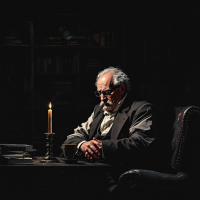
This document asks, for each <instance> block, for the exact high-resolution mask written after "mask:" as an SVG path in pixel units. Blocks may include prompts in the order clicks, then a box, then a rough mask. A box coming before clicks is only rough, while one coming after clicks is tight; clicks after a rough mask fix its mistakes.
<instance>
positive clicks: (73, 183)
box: [0, 157, 111, 200]
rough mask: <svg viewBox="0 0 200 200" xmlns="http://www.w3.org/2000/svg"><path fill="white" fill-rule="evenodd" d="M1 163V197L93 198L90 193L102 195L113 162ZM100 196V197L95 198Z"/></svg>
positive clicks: (35, 161)
mask: <svg viewBox="0 0 200 200" xmlns="http://www.w3.org/2000/svg"><path fill="white" fill-rule="evenodd" d="M41 158H42V157H38V158H37V159H34V160H33V164H32V165H0V181H1V187H0V199H1V200H3V199H9V200H10V199H13V200H14V199H27V200H29V199H36V200H38V199H43V200H44V199H55V200H60V199H69V200H74V199H89V198H88V196H87V195H86V193H88V194H90V196H93V198H91V199H102V198H100V197H101V196H102V195H103V193H101V192H100V193H99V195H96V194H95V193H96V191H97V190H98V191H101V188H102V186H103V182H104V175H105V172H106V170H108V169H111V165H108V164H104V163H90V162H86V161H78V162H77V163H76V164H65V162H64V161H63V160H62V159H59V158H58V159H59V160H60V163H51V164H44V163H39V160H40V159H41ZM95 196H96V198H95Z"/></svg>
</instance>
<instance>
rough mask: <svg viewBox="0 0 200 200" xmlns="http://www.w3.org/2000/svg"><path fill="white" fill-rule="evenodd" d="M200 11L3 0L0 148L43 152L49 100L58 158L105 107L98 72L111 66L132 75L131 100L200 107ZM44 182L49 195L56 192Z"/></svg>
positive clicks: (164, 5)
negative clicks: (9, 146)
mask: <svg viewBox="0 0 200 200" xmlns="http://www.w3.org/2000/svg"><path fill="white" fill-rule="evenodd" d="M199 12H200V4H199V1H151V0H150V1H130V0H123V1H122V0H121V1H114V0H113V1H112V0H110V1H104V0H96V1H90V0H82V1H80V0H73V1H72V0H66V1H64V0H50V1H47V0H41V1H36V0H35V1H34V0H30V1H22V0H21V1H19V0H13V1H11V0H7V1H4V0H1V1H0V16H1V17H0V24H1V29H0V45H1V46H0V49H1V51H0V52H1V57H0V63H1V67H0V76H1V78H0V89H1V98H0V105H1V112H0V118H1V126H0V127H1V129H0V141H1V142H0V143H1V144H28V145H33V149H36V150H37V151H36V152H35V155H36V156H45V153H46V151H47V147H46V142H47V141H46V136H45V133H47V132H48V109H49V103H50V102H51V105H52V131H53V133H55V135H53V155H54V156H55V157H59V155H60V154H61V152H62V151H61V149H60V146H61V145H62V143H63V142H64V141H65V140H66V138H67V136H68V135H69V134H72V133H73V131H74V129H75V128H76V127H78V126H80V124H81V123H82V122H85V121H87V119H88V117H89V116H90V115H91V113H92V112H93V109H94V105H96V104H99V99H98V98H96V97H95V95H94V92H95V91H96V86H95V81H96V76H97V73H98V72H99V71H101V70H103V69H105V68H107V67H109V66H113V67H120V68H121V69H123V71H124V72H125V73H126V74H128V76H129V78H130V83H131V91H130V92H129V95H130V96H131V97H132V98H133V99H137V100H146V101H148V102H151V103H152V104H153V105H155V106H156V107H157V108H159V109H167V108H175V107H186V106H196V107H200V93H199V91H200V83H199V80H200V59H199V36H200V35H199V28H200V27H199V26H200V16H199V14H200V13H199ZM164 118H165V120H166V122H168V116H167V115H165V116H164ZM169 121H170V120H169ZM198 152H199V150H198ZM5 170H6V169H5ZM18 170H19V171H20V170H21V171H23V169H18ZM42 171H43V170H42V169H39V173H41V174H42ZM61 171H64V168H62V169H61ZM63 173H64V172H63ZM13 174H14V171H12V170H11V173H10V175H9V176H10V177H12V176H13ZM41 174H40V175H41ZM197 174H198V176H199V172H198V173H197ZM40 175H38V177H37V181H38V182H40V181H41V178H39V177H40ZM33 176H34V175H30V181H31V179H33ZM41 176H42V177H43V179H48V180H51V178H52V180H54V179H53V176H54V177H61V176H62V174H58V172H57V171H55V172H54V173H52V174H51V175H50V176H52V177H51V178H49V175H48V173H43V174H42V175H41ZM80 176H81V175H80ZM18 178H20V177H18ZM16 179H17V178H16ZM16 179H15V183H16V184H17V182H16ZM21 180H24V181H26V179H25V176H24V177H22V179H21ZM56 180H57V181H60V179H59V178H57V179H56ZM62 181H63V180H62ZM66 181H67V180H66ZM91 181H92V179H91ZM28 183H29V182H28ZM34 184H35V183H34ZM40 184H41V185H42V184H46V182H45V181H43V180H42V181H41V183H40ZM48 184H49V185H50V183H48ZM48 184H47V185H48ZM60 184H61V185H62V183H61V182H60ZM197 184H198V188H199V181H198V183H197ZM47 185H46V188H43V190H41V191H42V192H41V193H42V195H44V196H45V194H48V195H49V193H51V192H52V190H51V189H48V187H50V186H47ZM57 187H59V186H57ZM61 188H64V186H61ZM69 188H70V187H69ZM60 190H61V189H60ZM60 190H59V191H60ZM38 194H39V193H38ZM0 195H1V194H0ZM26 195H27V194H26ZM28 195H30V194H28ZM39 195H40V196H42V195H41V194H39ZM48 195H47V197H48V199H59V198H53V197H52V198H51V195H50V196H48ZM60 195H61V194H60ZM26 197H27V196H26ZM195 198H196V197H195ZM5 199H6V195H5ZM8 199H14V198H13V197H10V198H8ZM27 199H29V198H27ZM43 199H44V198H43ZM60 199H62V198H60ZM63 199H64V198H63ZM67 199H76V198H75V197H73V198H67ZM78 199H79V198H78ZM105 199H106V198H105ZM161 199H165V198H161Z"/></svg>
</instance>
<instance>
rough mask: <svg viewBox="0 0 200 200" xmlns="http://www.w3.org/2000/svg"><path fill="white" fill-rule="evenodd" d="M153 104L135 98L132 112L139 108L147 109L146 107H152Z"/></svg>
mask: <svg viewBox="0 0 200 200" xmlns="http://www.w3.org/2000/svg"><path fill="white" fill-rule="evenodd" d="M152 107H153V105H152V103H150V102H148V101H146V100H134V101H132V102H131V104H130V110H129V111H130V112H134V111H138V110H146V109H152Z"/></svg>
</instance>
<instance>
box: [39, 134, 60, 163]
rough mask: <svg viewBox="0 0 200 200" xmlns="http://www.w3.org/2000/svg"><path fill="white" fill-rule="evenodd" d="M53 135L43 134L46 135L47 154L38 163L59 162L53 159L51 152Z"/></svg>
mask: <svg viewBox="0 0 200 200" xmlns="http://www.w3.org/2000/svg"><path fill="white" fill-rule="evenodd" d="M54 134H55V133H45V135H46V140H47V144H46V147H47V153H46V156H45V157H44V158H43V159H42V160H40V163H58V162H59V161H58V160H57V159H56V158H55V157H53V152H52V148H53V135H54Z"/></svg>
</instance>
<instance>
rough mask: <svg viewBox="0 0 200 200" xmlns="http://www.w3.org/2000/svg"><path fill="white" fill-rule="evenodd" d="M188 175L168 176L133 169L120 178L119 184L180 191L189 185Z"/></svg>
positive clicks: (180, 173) (179, 173)
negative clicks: (179, 189)
mask: <svg viewBox="0 0 200 200" xmlns="http://www.w3.org/2000/svg"><path fill="white" fill-rule="evenodd" d="M188 179H189V177H188V175H186V174H184V173H182V172H178V173H177V174H166V173H160V172H155V171H150V170H143V169H132V170H129V171H126V172H124V173H123V174H122V175H121V176H120V177H119V184H121V185H123V186H127V187H135V186H136V185H142V186H149V187H157V188H168V189H178V188H181V187H183V186H185V185H186V184H187V183H188Z"/></svg>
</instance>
